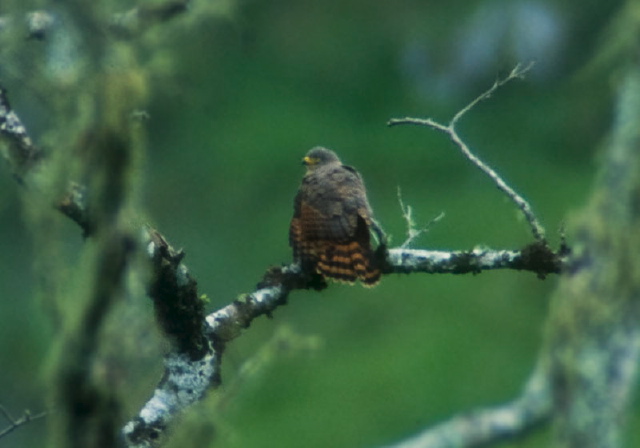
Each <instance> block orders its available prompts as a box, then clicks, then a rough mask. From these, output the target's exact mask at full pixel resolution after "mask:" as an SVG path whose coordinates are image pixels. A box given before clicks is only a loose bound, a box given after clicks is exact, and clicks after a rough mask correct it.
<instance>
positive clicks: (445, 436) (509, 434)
mask: <svg viewBox="0 0 640 448" xmlns="http://www.w3.org/2000/svg"><path fill="white" fill-rule="evenodd" d="M552 405H553V400H552V395H551V385H550V383H549V377H548V375H547V372H546V371H545V370H543V369H536V370H535V372H534V373H533V375H532V376H531V378H530V379H529V381H528V382H527V384H526V386H525V388H524V391H523V392H522V394H521V395H520V396H519V397H518V398H516V399H515V400H513V401H512V402H510V403H506V404H504V405H502V406H497V407H494V408H489V409H481V410H477V411H474V412H469V413H465V414H460V415H457V416H455V417H453V418H452V419H450V420H448V421H446V422H443V423H440V424H439V425H435V426H433V427H431V428H429V429H427V430H425V431H424V432H422V433H420V434H418V435H416V436H414V437H411V438H410V439H407V440H404V441H402V442H400V443H398V444H394V445H390V446H388V447H387V448H460V447H464V448H476V447H482V446H487V445H489V444H493V443H498V442H503V441H505V440H509V439H512V438H514V437H520V436H523V435H525V434H526V433H528V432H530V431H532V430H534V429H536V428H538V427H539V426H540V425H542V424H544V423H546V422H547V421H548V420H549V419H550V417H551V415H552V414H551V411H552V409H553V406H552Z"/></svg>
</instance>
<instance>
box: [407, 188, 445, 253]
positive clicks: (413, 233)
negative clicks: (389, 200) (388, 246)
mask: <svg viewBox="0 0 640 448" xmlns="http://www.w3.org/2000/svg"><path fill="white" fill-rule="evenodd" d="M398 202H399V203H400V209H401V210H402V217H403V218H404V220H405V222H406V223H407V239H406V240H405V241H404V243H402V245H401V246H400V248H401V249H406V248H407V247H409V245H410V244H411V243H412V242H413V240H415V239H416V238H418V237H419V236H420V235H422V234H423V233H426V232H428V231H429V228H431V226H432V225H433V224H435V223H437V222H438V221H440V220H441V219H442V218H444V212H440V214H438V216H436V217H435V218H433V219H432V220H431V221H429V222H428V223H427V225H425V226H424V227H422V228H421V229H417V228H416V222H415V221H414V220H413V209H412V208H411V206H410V205H405V203H404V201H403V200H402V191H401V190H400V187H399V186H398Z"/></svg>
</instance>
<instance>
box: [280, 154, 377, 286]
mask: <svg viewBox="0 0 640 448" xmlns="http://www.w3.org/2000/svg"><path fill="white" fill-rule="evenodd" d="M303 163H304V164H305V165H306V166H307V172H306V174H305V176H304V178H303V179H302V184H301V185H300V189H299V190H298V194H297V195H296V198H295V202H294V212H293V219H291V227H290V229H289V244H290V245H291V247H293V258H294V260H295V261H297V262H299V263H300V264H301V266H302V268H303V269H304V270H306V271H308V272H317V273H319V274H321V275H323V276H324V277H326V278H331V279H334V280H339V281H344V282H347V283H353V282H355V281H356V280H360V281H361V282H362V284H363V285H364V286H374V285H375V284H377V283H378V281H380V268H379V267H378V266H377V263H376V258H375V254H374V251H373V250H372V248H371V242H370V240H371V236H370V232H369V230H370V229H372V230H374V231H375V232H376V233H377V234H378V236H379V237H381V238H382V237H383V235H382V232H381V230H380V228H379V226H378V225H377V224H376V222H375V221H374V220H373V217H372V212H371V207H370V206H369V202H368V201H367V195H366V191H365V188H364V184H363V183H362V179H361V178H360V175H359V174H358V172H357V171H356V170H354V169H353V168H351V167H350V166H346V165H343V164H342V163H341V162H340V159H339V158H338V156H337V155H336V154H335V153H334V152H333V151H330V150H328V149H325V148H321V147H316V148H313V149H312V150H310V151H309V152H308V153H307V155H306V157H305V158H304V159H303Z"/></svg>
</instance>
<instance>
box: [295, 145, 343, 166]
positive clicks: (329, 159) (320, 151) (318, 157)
mask: <svg viewBox="0 0 640 448" xmlns="http://www.w3.org/2000/svg"><path fill="white" fill-rule="evenodd" d="M330 163H340V159H339V158H338V156H337V155H336V153H335V152H333V151H331V150H330V149H327V148H323V147H321V146H316V147H315V148H313V149H311V150H310V151H309V152H308V153H307V155H306V156H304V158H303V159H302V164H303V165H305V166H306V167H307V170H309V171H313V170H315V169H316V168H318V167H321V166H325V165H328V164H330Z"/></svg>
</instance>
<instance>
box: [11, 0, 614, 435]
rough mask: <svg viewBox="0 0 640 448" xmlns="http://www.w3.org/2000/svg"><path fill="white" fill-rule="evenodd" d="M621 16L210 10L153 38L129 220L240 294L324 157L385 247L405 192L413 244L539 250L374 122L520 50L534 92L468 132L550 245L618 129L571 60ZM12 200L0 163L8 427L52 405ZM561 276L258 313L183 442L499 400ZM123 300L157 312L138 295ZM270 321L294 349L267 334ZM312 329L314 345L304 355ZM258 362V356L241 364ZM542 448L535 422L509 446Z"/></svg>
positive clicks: (428, 136) (273, 4)
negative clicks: (311, 164) (143, 222)
mask: <svg viewBox="0 0 640 448" xmlns="http://www.w3.org/2000/svg"><path fill="white" fill-rule="evenodd" d="M621 5H622V2H620V1H609V2H602V1H596V0H590V1H577V0H565V1H551V0H547V1H543V0H483V1H451V0H446V1H445V0H439V1H430V2H427V1H417V0H414V1H391V0H383V1H375V2H372V1H363V0H343V1H340V2H338V1H328V2H327V1H325V2H319V1H309V0H307V1H302V0H298V1H293V0H280V1H244V2H238V3H220V4H218V5H217V6H219V7H220V11H221V12H220V13H219V14H217V15H208V16H206V17H204V18H198V17H193V16H189V13H187V14H186V15H185V16H184V17H182V18H178V19H176V20H175V21H174V22H172V23H170V24H168V25H167V26H164V27H161V28H159V29H154V30H152V31H150V32H148V33H147V35H146V36H145V37H144V39H145V40H146V41H145V42H146V47H145V48H146V50H145V51H144V52H142V54H141V57H142V59H143V60H144V61H145V62H144V63H145V64H146V66H147V67H148V68H149V70H150V73H151V78H150V79H151V85H150V87H151V102H150V104H149V106H148V109H147V111H148V113H149V115H150V120H149V121H148V130H149V132H148V137H149V145H148V153H147V157H146V162H145V164H144V168H143V170H142V172H141V173H140V176H141V177H142V178H143V179H144V181H143V182H144V199H143V201H142V203H143V205H144V207H145V210H144V213H145V214H146V216H148V219H149V220H150V221H151V222H152V223H153V224H154V225H155V226H157V227H158V229H159V230H160V231H161V232H162V233H163V234H164V235H165V236H166V237H167V238H168V239H169V240H170V241H171V242H172V243H173V244H174V245H175V246H178V247H183V248H184V250H185V251H186V254H187V258H186V263H187V265H188V266H189V267H190V269H191V271H192V274H193V275H194V276H195V277H196V278H197V279H198V283H199V287H200V292H201V293H202V294H206V295H207V296H208V297H209V299H210V303H209V305H208V309H209V310H210V311H213V310H215V309H217V308H219V307H222V306H224V305H225V304H228V303H229V302H230V301H231V300H233V299H234V298H235V297H236V296H237V295H238V294H240V293H244V292H250V291H252V290H253V288H254V287H255V285H256V283H257V281H259V279H260V278H261V276H262V274H263V273H264V271H265V270H266V268H267V267H268V266H270V265H274V264H281V263H288V262H290V260H291V253H290V249H289V247H288V244H287V237H288V225H289V219H290V216H291V213H292V203H293V197H294V195H295V192H296V189H297V187H298V184H299V182H300V179H301V177H302V175H303V168H302V167H301V166H300V159H301V157H302V156H303V155H304V153H305V152H306V151H307V150H308V149H309V148H311V147H312V146H316V145H323V146H326V147H329V148H331V149H333V150H335V151H336V152H337V153H338V154H339V155H340V156H341V158H342V159H343V161H344V162H345V163H348V164H350V165H353V166H355V167H357V168H358V170H359V171H360V172H361V173H362V175H363V177H364V179H365V183H366V184H367V187H368V192H369V199H370V202H371V204H372V206H373V208H374V211H375V213H376V215H377V218H378V220H379V221H380V222H381V223H382V225H383V227H384V228H385V229H386V231H387V232H388V233H389V234H390V235H391V236H392V244H393V245H399V244H401V243H402V242H403V241H404V238H405V230H406V229H405V223H404V221H403V219H402V215H401V211H400V207H399V204H398V200H397V188H398V187H401V188H402V194H403V199H404V201H405V203H407V204H409V205H411V206H412V207H413V210H414V214H415V218H416V220H417V221H418V223H419V224H420V223H423V224H426V223H427V222H428V221H429V220H431V219H432V218H433V217H435V216H436V215H438V214H439V213H440V212H444V213H445V214H446V217H445V218H444V219H443V220H442V221H440V222H439V223H437V224H436V225H434V226H433V227H432V228H431V230H430V231H429V232H428V233H427V234H426V235H425V236H423V237H422V238H421V239H420V240H419V241H417V242H416V244H415V247H421V248H431V249H445V250H455V249H471V248H473V247H475V246H477V245H486V246H490V247H492V248H508V249H515V248H518V247H521V246H523V245H525V244H527V243H528V242H530V241H531V237H530V233H529V230H528V228H527V226H526V225H525V223H524V222H522V220H521V219H519V216H518V214H517V213H516V211H515V209H514V207H513V205H512V204H511V203H510V202H509V201H507V200H506V199H505V197H504V195H502V194H501V193H500V192H498V191H497V189H496V188H495V186H494V185H493V184H492V183H491V181H490V180H489V179H488V178H487V177H486V176H484V175H483V174H482V173H481V172H480V171H478V170H477V169H475V168H474V167H473V166H471V164H470V163H469V162H468V161H467V160H466V159H464V158H463V157H462V155H461V154H460V153H459V152H458V151H457V149H456V148H455V147H454V146H452V144H450V143H449V142H448V141H447V140H446V138H444V137H443V136H441V135H438V134H436V133H434V132H433V131H430V130H428V129H426V128H417V127H397V128H391V129H390V128H387V127H386V126H385V123H386V121H387V120H388V119H390V118H393V117H402V116H417V117H427V116H428V117H431V118H434V119H437V120H440V121H442V122H446V121H448V120H449V119H450V117H451V116H452V115H453V114H454V113H455V112H456V111H457V110H459V109H460V108H461V107H462V106H464V105H465V104H466V103H467V102H469V101H470V100H471V99H473V98H474V97H475V96H477V95H478V94H479V93H481V92H482V91H484V90H485V89H486V88H488V87H489V86H490V85H491V84H492V83H493V81H494V80H495V79H496V77H498V76H503V75H505V74H506V73H508V72H509V71H510V70H511V68H513V66H514V65H515V64H516V63H518V62H523V63H526V62H528V61H531V60H534V61H536V65H535V67H534V69H533V70H532V72H531V73H530V74H529V76H528V77H527V79H526V80H524V81H518V82H513V83H511V84H509V85H508V86H506V87H504V88H502V89H500V90H499V91H498V93H497V94H496V95H494V97H492V98H491V99H490V100H489V101H487V102H484V103H482V104H481V105H479V106H478V107H477V108H475V109H474V110H473V111H472V112H471V113H470V114H469V115H468V116H466V117H465V118H464V120H463V121H462V122H461V123H460V132H461V134H462V135H463V136H464V138H465V139H466V141H467V143H468V144H469V145H470V146H471V147H472V148H473V149H474V150H475V151H476V153H477V154H478V155H479V156H480V157H481V158H483V159H484V160H485V161H486V162H487V163H489V164H490V165H491V166H492V167H493V168H495V169H496V170H497V171H498V172H499V173H501V174H502V175H503V176H504V178H505V179H506V180H507V181H508V182H510V183H511V185H512V186H513V187H514V188H515V189H517V190H518V191H519V192H520V193H522V194H523V195H524V196H525V197H526V198H527V199H528V200H529V201H530V202H531V204H532V206H533V208H534V210H535V212H536V213H537V215H538V217H539V219H540V220H541V221H542V222H543V224H544V225H545V226H546V228H547V231H548V233H549V236H550V239H551V240H552V242H553V244H554V245H555V244H557V243H558V240H559V238H558V232H557V230H558V228H559V227H560V226H561V225H562V224H563V222H564V221H565V220H566V219H567V218H569V217H570V214H571V212H572V211H573V210H576V209H578V208H579V207H580V206H581V204H582V203H583V202H584V200H585V198H586V197H587V195H588V193H589V190H590V185H591V183H592V181H593V177H594V174H595V172H596V163H595V157H594V156H595V154H596V152H597V150H598V147H599V145H600V144H602V142H604V137H605V135H606V131H607V129H608V127H609V123H610V118H611V103H610V91H611V84H612V82H614V77H613V74H614V67H611V68H606V69H599V70H598V69H597V70H589V69H587V68H586V67H588V66H589V64H590V62H591V61H592V60H593V58H594V56H595V55H596V53H597V51H598V48H599V45H600V44H601V43H602V40H603V36H605V35H606V29H607V27H608V26H609V25H610V23H611V19H612V16H613V15H614V14H615V13H616V12H619V9H620V7H621ZM194 9H195V8H194ZM114 10H116V9H115V5H114ZM154 40H155V41H157V47H156V48H154V46H153V43H154ZM42 45H46V43H42ZM0 67H1V68H2V71H0V76H4V77H5V79H6V81H5V82H7V83H8V84H9V85H8V87H9V88H10V89H11V92H14V93H15V94H14V97H12V99H13V100H14V106H15V107H16V109H17V110H18V112H19V113H21V116H22V118H23V120H24V121H25V122H26V124H27V126H30V124H31V128H32V129H34V132H35V133H38V132H44V131H43V130H42V129H38V126H45V125H46V121H47V120H46V119H45V118H43V117H41V116H39V115H38V110H39V109H38V107H37V103H38V102H37V101H35V100H34V99H33V98H30V93H29V91H28V90H26V91H25V89H22V88H21V85H22V84H21V81H20V78H19V77H17V76H15V73H14V75H13V76H10V75H8V73H11V70H10V68H7V67H6V66H5V67H3V66H2V65H1V63H0ZM23 76H28V75H27V74H23ZM38 101H43V100H42V99H39V100H38ZM45 102H46V100H45ZM34 104H35V105H34ZM19 195H20V188H19V187H18V186H17V185H16V183H15V182H14V181H13V179H12V178H11V175H10V173H9V171H8V170H6V171H5V173H4V175H2V176H0V214H1V216H0V226H1V229H0V248H2V250H0V288H1V290H2V300H1V301H0V366H1V368H0V403H2V404H4V405H5V406H6V407H7V408H9V409H10V410H12V411H13V412H14V413H15V414H19V413H20V412H21V410H22V409H24V408H29V409H31V410H33V411H34V412H35V411H38V410H40V409H42V408H43V407H45V406H46V400H45V398H44V391H45V390H46V383H47V375H46V374H45V373H43V372H44V371H45V370H46V369H45V367H46V365H47V361H48V355H49V353H50V350H51V347H52V337H53V334H52V331H51V325H50V323H49V318H48V316H47V313H46V306H43V303H42V298H40V299H37V298H36V296H37V295H38V294H36V292H37V290H36V287H35V284H36V274H35V273H34V266H35V262H34V260H35V259H37V257H38V255H39V253H40V252H39V249H38V247H34V244H33V241H34V240H33V238H32V237H31V235H29V232H28V231H27V230H26V226H25V223H24V218H23V217H22V216H23V214H22V211H21V202H20V200H19ZM59 219H60V221H61V223H62V224H61V226H63V227H64V226H68V227H69V231H68V232H66V235H68V240H67V241H65V242H64V244H65V245H67V246H68V247H71V248H77V247H80V244H81V237H80V235H79V232H77V231H76V230H75V229H74V228H73V225H72V224H65V223H63V222H64V218H63V217H60V218H59ZM570 237H571V235H570V232H569V239H570ZM555 283H556V279H555V278H553V277H551V278H548V279H547V280H545V281H540V280H538V279H537V278H536V277H535V275H533V274H530V273H519V272H506V271H505V272H487V273H483V274H481V275H476V276H449V275H411V276H399V275H397V276H396V275H394V276H387V277H384V278H383V281H382V283H381V284H380V286H378V287H377V288H375V289H372V290H367V289H364V288H362V287H360V286H354V287H349V286H344V285H333V286H331V287H330V288H329V289H327V290H325V291H323V292H322V293H317V292H295V293H294V294H292V295H291V296H290V300H289V304H288V305H287V306H285V307H282V308H280V309H279V310H277V311H276V313H275V314H274V316H273V319H266V318H261V319H259V320H258V321H256V322H255V323H254V324H253V325H252V326H251V328H250V329H248V330H247V331H246V332H245V334H244V335H243V336H242V337H241V338H239V339H237V340H236V341H234V342H233V343H232V344H231V345H230V346H229V348H228V351H227V353H226V356H225V358H224V371H223V386H222V388H221V389H220V392H215V393H213V394H212V397H211V399H210V400H207V402H205V403H203V404H202V405H200V406H199V407H198V411H197V412H196V413H194V414H192V415H189V416H187V417H186V418H185V421H184V423H183V424H182V427H183V431H182V432H180V431H178V433H177V434H176V436H175V437H176V440H175V442H174V446H190V445H189V444H188V443H187V442H186V441H191V442H193V443H194V444H195V441H196V440H202V441H211V440H213V441H215V446H220V447H271V446H273V447H276V446H277V447H300V446H305V447H327V446H332V447H371V446H379V445H382V444H385V443H391V442H393V441H397V440H399V439H401V438H403V437H407V436H408V435H411V434H414V433H416V432H417V431H419V430H421V429H423V428H424V427H425V426H427V425H429V424H433V423H436V422H439V421H442V420H443V419H446V418H448V417H450V416H452V415H454V414H455V413H456V412H460V411H469V410H471V409H474V408H476V407H481V406H489V405H494V404H498V403H501V402H504V401H506V400H509V399H511V398H513V397H514V396H515V394H517V393H518V392H519V390H520V388H521V387H522V386H523V383H524V381H525V380H526V378H527V376H528V374H529V372H530V370H531V367H532V366H533V364H534V361H535V357H536V353H537V350H538V347H539V345H540V342H541V338H542V325H543V322H544V318H545V313H546V310H547V305H548V299H549V293H550V291H552V290H553V288H554V285H555ZM45 295H46V292H45ZM134 300H138V301H143V302H144V303H145V306H147V308H146V310H147V311H148V312H149V313H150V310H149V308H148V304H146V302H147V301H148V299H146V298H145V297H144V296H143V295H141V296H139V297H136V298H134ZM283 329H286V330H287V331H293V332H294V333H295V334H296V335H297V336H290V337H289V339H288V340H289V343H288V344H287V343H284V344H282V343H280V344H276V345H274V344H273V343H272V342H269V341H273V337H274V335H276V334H278V333H279V332H281V331H282V330H283ZM152 336H153V337H152V339H153V338H155V339H154V340H155V341H156V342H153V343H155V344H158V345H160V346H161V343H158V342H157V339H158V336H157V334H156V335H152ZM308 337H311V338H312V339H311V343H310V344H306V345H305V344H304V343H303V344H302V347H300V346H299V345H300V344H298V343H296V341H298V342H300V341H307V339H305V338H308ZM143 343H144V341H142V342H141V344H143ZM153 343H152V344H153ZM274 347H276V348H275V349H274ZM111 348H112V349H113V350H115V351H117V347H111ZM265 350H266V352H265ZM260 352H262V353H267V355H266V356H263V357H262V358H256V354H257V353H260ZM247 360H251V361H256V360H257V361H256V362H257V363H258V364H259V367H258V368H257V369H255V370H254V371H253V373H250V374H246V370H243V366H245V365H246V362H247ZM132 363H133V364H135V363H134V362H132ZM144 363H146V364H144ZM144 363H143V364H144V366H143V368H139V369H137V370H135V372H133V374H131V376H133V377H135V390H134V391H133V392H132V393H131V394H130V395H128V396H127V402H126V406H127V411H128V412H130V413H131V414H133V413H134V412H135V410H136V409H137V408H139V407H140V406H141V405H142V404H143V402H144V401H145V400H146V399H147V398H148V397H149V396H150V394H151V392H152V390H153V387H154V386H155V384H156V382H157V381H158V380H159V375H160V360H159V358H157V356H149V357H148V359H145V360H144ZM242 372H245V373H242ZM129 387H130V388H132V389H133V386H129ZM126 388H127V386H124V389H125V390H126ZM218 396H221V397H223V398H221V399H218V398H217V397H218ZM203 422H210V424H209V425H206V424H203ZM2 427H3V423H2V422H1V421H0V428H2ZM185 428H186V429H185ZM45 431H46V423H45V422H42V421H39V422H35V423H32V424H31V425H30V426H29V427H27V428H23V429H20V430H18V431H16V433H14V434H12V435H10V436H8V437H6V438H4V439H2V440H0V445H2V446H6V447H31V446H34V447H35V446H42V444H43V439H46V432H45ZM181 441H182V442H181ZM547 441H548V433H547V432H545V431H542V432H539V433H537V434H534V435H533V436H530V437H529V438H527V439H525V440H523V441H515V442H512V443H509V444H508V445H504V446H510V447H534V446H545V445H546V444H547ZM207 444H208V442H202V443H201V444H199V445H198V446H207ZM193 446H195V445H193Z"/></svg>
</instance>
